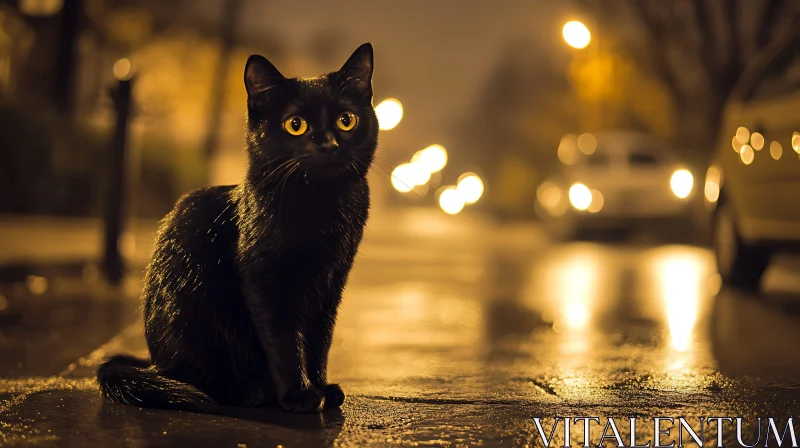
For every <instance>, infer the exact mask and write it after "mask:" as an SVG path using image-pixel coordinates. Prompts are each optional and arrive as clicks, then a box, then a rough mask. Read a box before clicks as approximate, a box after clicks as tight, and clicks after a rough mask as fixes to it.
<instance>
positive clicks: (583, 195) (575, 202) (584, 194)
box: [569, 183, 592, 210]
mask: <svg viewBox="0 0 800 448" xmlns="http://www.w3.org/2000/svg"><path fill="white" fill-rule="evenodd" d="M569 202H570V203H571V204H572V206H573V207H575V208H576V209H577V210H586V209H587V208H589V206H590V205H591V204H592V192H591V191H590V190H589V188H588V187H587V186H586V185H584V184H580V183H578V184H573V185H572V186H571V187H569Z"/></svg>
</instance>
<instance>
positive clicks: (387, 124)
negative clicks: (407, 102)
mask: <svg viewBox="0 0 800 448" xmlns="http://www.w3.org/2000/svg"><path fill="white" fill-rule="evenodd" d="M375 115H377V116H378V128H379V129H380V130H381V131H389V130H391V129H394V128H395V127H397V125H398V124H400V120H402V119H403V105H402V104H401V103H400V101H398V100H396V99H394V98H389V99H387V100H383V101H381V103H380V104H378V105H377V106H375Z"/></svg>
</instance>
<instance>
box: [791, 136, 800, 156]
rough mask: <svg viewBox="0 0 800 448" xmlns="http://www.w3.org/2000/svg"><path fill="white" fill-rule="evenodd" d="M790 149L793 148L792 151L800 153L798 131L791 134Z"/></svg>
mask: <svg viewBox="0 0 800 448" xmlns="http://www.w3.org/2000/svg"><path fill="white" fill-rule="evenodd" d="M792 149H794V152H796V153H798V154H800V133H798V132H795V133H794V134H792Z"/></svg>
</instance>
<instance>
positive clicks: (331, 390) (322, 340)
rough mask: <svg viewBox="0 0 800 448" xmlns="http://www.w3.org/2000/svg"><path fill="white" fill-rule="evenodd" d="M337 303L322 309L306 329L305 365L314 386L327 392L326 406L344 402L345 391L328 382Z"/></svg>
mask: <svg viewBox="0 0 800 448" xmlns="http://www.w3.org/2000/svg"><path fill="white" fill-rule="evenodd" d="M336 305H338V300H337V301H336V303H335V304H330V305H329V306H327V307H324V308H323V310H321V312H320V314H319V316H317V318H316V319H314V320H313V322H312V324H311V325H310V326H309V327H308V328H306V329H305V337H304V342H305V346H304V348H305V350H304V354H305V365H306V373H307V375H308V379H309V380H310V381H311V384H312V385H313V386H314V387H317V388H319V389H321V390H322V391H323V392H324V394H325V408H326V409H331V408H338V407H339V406H341V405H342V403H344V392H342V388H341V387H339V385H338V384H328V352H329V351H330V348H331V342H333V327H334V325H335V324H336V308H337V306H336Z"/></svg>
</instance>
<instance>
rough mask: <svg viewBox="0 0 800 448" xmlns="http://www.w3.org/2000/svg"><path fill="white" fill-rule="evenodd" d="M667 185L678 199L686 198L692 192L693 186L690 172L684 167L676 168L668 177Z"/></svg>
mask: <svg viewBox="0 0 800 448" xmlns="http://www.w3.org/2000/svg"><path fill="white" fill-rule="evenodd" d="M669 186H670V188H672V193H674V194H675V196H677V197H678V198H680V199H686V198H687V197H689V195H690V194H691V193H692V187H693V186H694V178H693V177H692V173H690V172H689V171H688V170H684V169H680V170H676V171H675V172H674V173H672V177H671V178H670V179H669Z"/></svg>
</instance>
